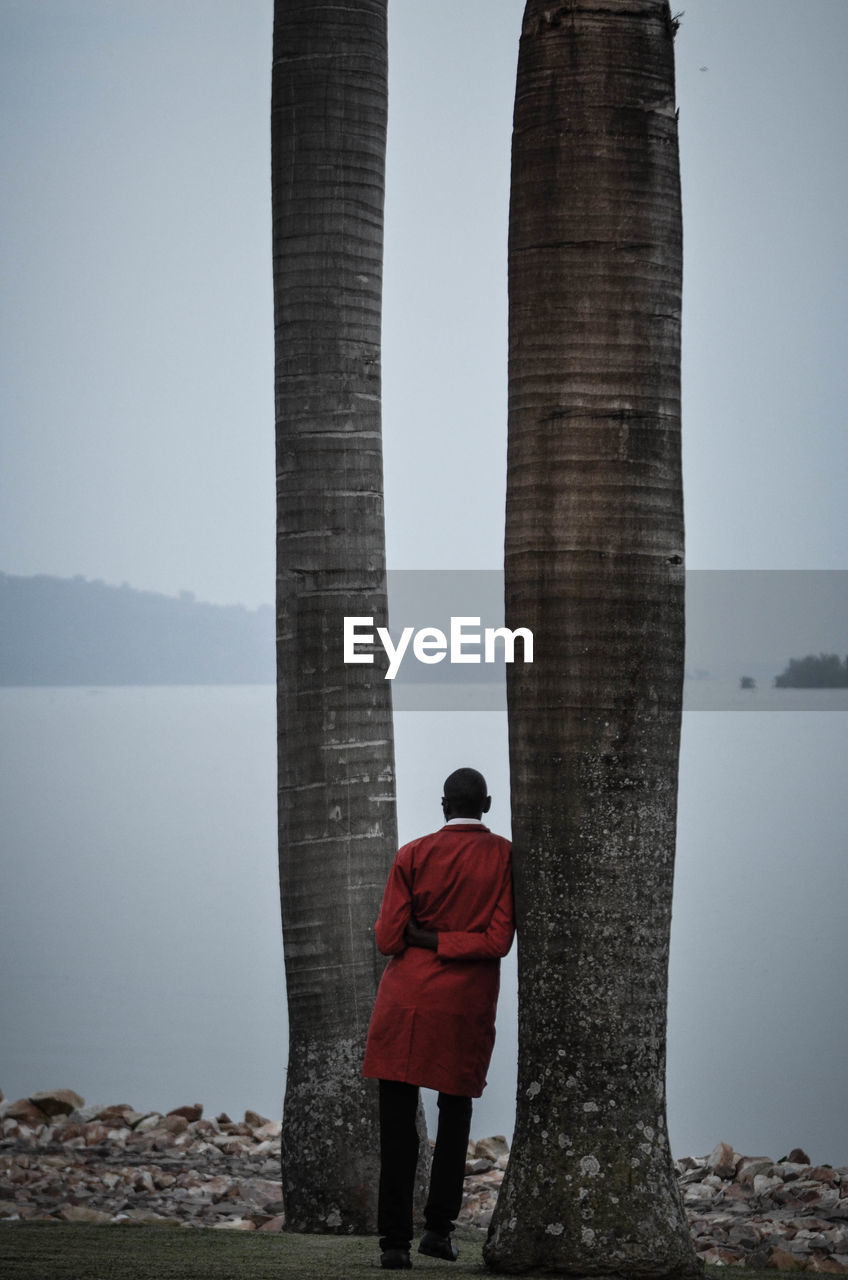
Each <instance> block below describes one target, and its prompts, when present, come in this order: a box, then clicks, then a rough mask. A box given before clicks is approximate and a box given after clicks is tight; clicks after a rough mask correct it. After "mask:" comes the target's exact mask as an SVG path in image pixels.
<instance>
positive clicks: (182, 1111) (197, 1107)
mask: <svg viewBox="0 0 848 1280" xmlns="http://www.w3.org/2000/svg"><path fill="white" fill-rule="evenodd" d="M202 1115H203V1104H202V1103H200V1102H194V1103H192V1104H191V1105H190V1106H186V1107H174V1109H173V1110H172V1111H169V1112H168V1113H167V1115H166V1116H165V1119H166V1120H167V1119H168V1117H169V1116H182V1117H183V1118H184V1119H185V1121H186V1123H187V1124H191V1122H192V1121H193V1120H199V1119H200V1117H201V1116H202Z"/></svg>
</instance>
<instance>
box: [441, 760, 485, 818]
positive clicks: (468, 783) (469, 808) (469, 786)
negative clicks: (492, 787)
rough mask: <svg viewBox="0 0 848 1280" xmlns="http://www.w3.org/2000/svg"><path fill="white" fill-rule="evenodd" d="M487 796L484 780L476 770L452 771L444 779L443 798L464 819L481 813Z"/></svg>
mask: <svg viewBox="0 0 848 1280" xmlns="http://www.w3.org/2000/svg"><path fill="white" fill-rule="evenodd" d="M488 794H489V790H488V787H487V786H486V779H485V778H484V777H483V775H482V773H478V772H477V770H476V769H454V771H453V773H452V774H450V775H449V776H448V777H447V778H445V785H444V797H445V799H446V800H449V801H450V803H451V807H452V808H453V809H455V810H458V811H459V813H460V815H462V816H464V817H467V816H469V815H471V814H474V815H475V816H476V815H477V814H478V813H481V812H482V810H483V805H484V804H485V803H486V798H487V796H488Z"/></svg>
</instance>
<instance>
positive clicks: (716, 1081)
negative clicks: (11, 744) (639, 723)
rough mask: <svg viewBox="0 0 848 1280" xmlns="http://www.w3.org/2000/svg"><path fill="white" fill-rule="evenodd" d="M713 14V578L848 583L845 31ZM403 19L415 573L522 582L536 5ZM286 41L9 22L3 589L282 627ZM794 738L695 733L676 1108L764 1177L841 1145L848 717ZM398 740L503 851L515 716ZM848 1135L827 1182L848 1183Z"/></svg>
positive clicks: (4, 83) (86, 7)
mask: <svg viewBox="0 0 848 1280" xmlns="http://www.w3.org/2000/svg"><path fill="white" fill-rule="evenodd" d="M684 6H685V15H684V18H683V21H682V25H681V27H680V31H679V34H678V38H677V69H678V101H679V105H680V135H681V161H682V170H683V198H684V241H685V298H684V369H683V373H684V406H683V407H684V440H685V443H684V465H685V483H686V512H687V541H688V563H689V566H690V567H692V568H700V569H731V568H734V569H740V568H743V569H750V568H769V569H789V568H793V569H846V568H848V504H846V501H845V490H846V474H848V443H846V441H847V440H848V436H846V432H845V429H844V415H845V404H846V403H848V395H846V392H848V387H846V381H848V374H846V367H848V361H846V359H845V345H846V344H845V338H846V299H848V280H847V279H846V263H847V262H848V240H847V239H846V236H845V210H846V207H847V206H848V190H846V187H848V178H846V166H845V156H846V152H847V151H848V147H847V146H846V144H847V143H848V77H846V73H845V68H846V63H847V62H848V4H846V3H845V0H806V3H805V4H799V3H798V2H797V0H684V4H683V5H681V7H684ZM389 10H390V127H389V154H388V172H387V206H386V260H385V300H384V348H383V377H384V449H385V464H386V465H385V469H386V511H387V541H388V555H389V562H390V564H391V566H392V567H394V568H398V569H413V568H415V569H434V568H436V569H437V568H445V567H449V566H450V567H454V566H455V567H465V568H497V567H499V566H500V563H501V556H502V536H503V499H504V482H505V476H504V465H505V442H506V220H507V202H508V184H509V136H510V122H511V112H512V96H513V89H514V70H515V61H516V53H517V37H518V31H519V27H520V19H521V13H522V10H523V0H450V3H448V2H447V0H390V4H389ZM271 13H272V5H271V2H270V0H110V3H109V4H103V3H102V0H38V3H33V2H32V0H0V58H2V64H3V65H2V68H0V94H2V103H0V131H2V160H0V163H2V172H3V175H4V183H3V193H2V235H0V255H2V272H3V277H2V295H3V340H2V353H0V360H2V365H0V397H2V416H0V424H1V425H0V433H2V434H1V436H0V438H1V439H2V457H0V511H2V525H0V570H2V571H4V572H6V573H12V574H33V573H49V574H57V575H61V576H71V575H74V574H82V575H84V576H86V577H88V578H102V579H104V580H105V581H107V582H111V583H121V582H123V581H127V582H129V583H131V584H132V585H133V586H135V587H139V588H147V589H153V590H158V591H164V592H168V593H176V592H178V591H179V590H181V589H187V590H192V591H194V592H196V594H197V596H198V597H199V598H200V599H204V600H212V601H217V602H222V603H234V602H242V603H245V604H248V605H256V604H259V603H263V602H268V601H270V600H272V598H273V590H274V582H273V574H274V567H273V558H274V450H273V431H274V424H273V325H272V312H271V302H272V300H271V250H270V184H269V123H268V117H269V92H270V39H271ZM846 648H848V643H846ZM844 651H845V650H844V649H843V652H844ZM788 656H789V655H788V654H787V657H788ZM765 720H767V721H768V726H766V725H764V724H763V718H762V717H758V716H755V715H751V716H745V715H725V716H709V715H704V716H701V718H700V719H699V718H697V717H696V718H695V719H694V720H690V721H689V724H688V727H686V728H685V729H684V757H683V772H682V777H683V789H682V795H681V823H682V826H681V852H680V861H679V871H678V883H679V885H680V893H681V895H682V898H681V906H680V909H679V911H678V915H677V919H678V921H683V922H685V927H686V930H687V936H689V935H690V934H691V936H693V937H694V936H695V935H696V934H697V938H698V946H697V948H693V947H691V946H690V948H689V950H688V951H687V952H686V956H685V959H684V960H683V961H681V963H680V964H679V966H678V967H677V968H675V966H674V956H675V954H676V952H674V951H673V967H672V974H673V980H672V1018H673V1027H676V1028H677V1030H676V1032H675V1036H676V1038H675V1040H674V1042H673V1044H672V1046H671V1052H672V1059H673V1062H674V1064H675V1065H676V1067H677V1070H678V1075H677V1077H676V1080H677V1083H676V1084H675V1085H674V1086H673V1088H672V1095H673V1096H672V1099H671V1103H672V1108H674V1107H675V1106H677V1107H678V1110H679V1108H680V1105H681V1104H679V1102H678V1101H676V1100H677V1099H679V1097H680V1095H681V1092H682V1091H683V1090H685V1087H686V1081H687V1079H688V1081H689V1083H690V1086H691V1087H692V1088H696V1089H697V1091H698V1098H699V1101H700V1102H701V1103H702V1104H703V1124H702V1128H701V1129H691V1130H687V1131H686V1132H685V1134H682V1135H681V1140H680V1144H679V1145H678V1150H679V1151H680V1148H681V1146H682V1147H683V1148H684V1149H687V1148H688V1147H689V1146H690V1145H691V1144H694V1143H697V1142H698V1141H700V1139H701V1135H702V1134H709V1139H708V1140H709V1144H710V1145H711V1144H712V1142H713V1141H715V1140H717V1139H718V1138H719V1137H727V1138H728V1139H729V1140H731V1141H737V1142H739V1143H743V1142H744V1141H746V1140H748V1141H750V1143H751V1144H752V1145H757V1144H758V1143H759V1144H760V1145H762V1146H766V1147H768V1144H771V1143H772V1142H777V1141H778V1139H777V1138H772V1137H770V1136H769V1135H771V1134H772V1133H774V1132H780V1130H779V1123H778V1127H777V1129H775V1128H774V1127H772V1128H771V1129H770V1128H769V1124H772V1126H774V1124H775V1123H776V1121H775V1117H778V1119H779V1118H780V1117H781V1116H785V1115H786V1114H787V1113H789V1112H790V1111H791V1109H792V1107H793V1106H796V1107H797V1108H799V1109H798V1110H797V1114H798V1125H799V1127H803V1125H809V1126H810V1127H811V1128H812V1127H813V1126H814V1125H817V1126H818V1128H817V1130H816V1132H818V1133H821V1134H826V1133H827V1132H828V1125H829V1120H828V1117H829V1116H830V1115H832V1114H833V1113H834V1112H835V1111H837V1110H839V1111H841V1112H843V1113H844V1099H843V1097H842V1084H841V1078H842V1071H843V1069H842V1068H841V1067H840V1065H839V1064H840V1061H841V1062H843V1063H844V1060H845V1048H846V1045H845V1022H846V1018H845V1007H844V1003H845V1002H844V995H843V994H842V990H843V987H844V980H840V979H839V978H838V976H837V975H838V974H839V973H840V972H841V974H842V975H843V978H844V973H845V972H846V967H845V959H846V954H845V941H844V930H842V929H840V926H839V921H840V920H841V921H843V922H844V918H845V915H846V910H845V904H846V902H848V893H846V889H845V874H844V868H845V860H844V856H843V855H844V847H845V831H846V825H847V824H848V811H846V802H845V788H844V778H843V776H842V775H843V773H844V760H845V758H846V755H847V754H848V752H846V745H848V744H846V741H845V739H846V725H847V724H848V718H846V717H843V716H840V715H831V717H830V718H829V720H828V717H827V716H825V717H824V720H825V721H828V723H827V727H826V728H824V727H822V726H823V724H824V721H822V720H821V718H817V717H812V716H811V717H810V718H805V717H804V714H802V713H799V714H798V715H796V716H795V717H792V716H789V717H788V718H787V717H777V716H769V717H765ZM778 720H779V721H780V724H779V725H778ZM397 734H398V773H399V815H400V824H401V832H402V835H403V836H404V837H405V838H409V837H411V836H412V835H414V834H416V833H417V832H418V831H419V830H420V828H421V826H422V825H424V824H426V825H432V820H433V819H434V818H435V817H437V815H435V814H433V810H432V804H431V800H432V796H433V795H434V794H436V793H437V789H438V787H439V785H440V783H441V779H442V778H443V777H444V774H445V773H446V772H447V771H448V768H449V767H454V765H455V764H459V763H474V764H478V765H479V766H480V767H482V768H483V769H484V770H485V771H486V772H487V773H488V774H489V775H490V781H491V782H492V789H493V793H496V806H495V810H494V811H493V825H496V826H498V827H499V828H500V829H502V830H504V829H506V827H507V825H508V805H507V803H506V795H507V786H508V783H507V776H506V753H505V728H504V725H503V721H502V718H501V719H500V720H498V719H495V720H492V719H491V718H490V717H488V716H476V717H475V716H468V717H465V718H464V719H463V720H461V721H460V719H459V718H451V719H450V720H449V721H448V719H447V718H445V720H442V718H440V717H435V716H427V715H417V716H415V715H411V714H409V713H404V714H403V715H401V716H399V717H398V726H397ZM450 752H457V753H459V754H460V756H462V758H457V759H449V755H450ZM466 756H467V759H466V758H465V757H466ZM443 764H444V767H443ZM496 818H497V821H495V819H496ZM710 824H711V825H710ZM701 904H703V909H702V910H701V911H700V914H699V913H698V908H699V906H700V905H701ZM677 927H678V929H680V927H681V926H680V924H678V926H677ZM819 946H821V947H822V948H823V949H824V950H825V952H826V954H827V957H828V962H827V964H826V965H823V966H821V967H816V965H815V963H814V959H811V958H810V949H812V951H813V952H815V949H816V948H817V947H819ZM793 947H797V948H799V949H802V950H804V949H806V952H807V958H806V960H804V961H802V960H800V959H798V958H797V955H796V953H795V952H793V950H792V948H793ZM731 957H732V961H733V963H732V964H731ZM740 957H741V958H740ZM805 965H806V966H807V967H805ZM772 991H779V992H780V995H781V1001H782V1003H781V1004H780V1005H779V1007H778V1004H777V1003H774V1002H772V1005H771V1006H770V1004H769V999H770V995H769V993H770V992H772ZM674 1019H677V1021H676V1022H675V1021H674ZM760 1020H763V1021H764V1023H767V1024H768V1025H767V1027H765V1029H764V1030H762V1031H761V1032H760V1031H758V1037H757V1039H758V1043H755V1044H752V1043H751V1037H750V1030H751V1027H752V1026H754V1025H757V1024H758V1022H759V1021H760ZM819 1032H821V1033H822V1035H823V1036H824V1040H821V1039H818V1040H817V1035H818V1033H819ZM817 1044H818V1045H820V1046H821V1045H823V1046H824V1048H823V1052H822V1053H819V1055H818V1057H817V1058H816V1048H817ZM811 1058H816V1065H815V1072H816V1073H817V1074H815V1084H814V1089H813V1090H812V1092H814V1093H815V1094H816V1097H815V1098H813V1099H812V1100H811V1101H809V1102H808V1103H805V1106H806V1107H807V1110H806V1111H805V1110H804V1108H801V1107H800V1104H797V1103H793V1098H797V1096H798V1094H799V1091H801V1092H807V1093H809V1092H811V1091H810V1089H807V1088H806V1086H805V1079H806V1077H805V1075H804V1073H805V1071H807V1070H809V1069H810V1068H809V1062H810V1059H811ZM705 1063H710V1068H709V1070H708V1071H705V1070H704V1064H705ZM805 1063H806V1064H807V1066H805ZM828 1064H830V1066H831V1067H832V1069H831V1070H830V1071H829V1072H828V1070H827V1066H828ZM684 1068H685V1074H686V1079H684ZM699 1070H700V1075H698V1074H697V1073H698V1071H699ZM758 1071H759V1072H761V1073H765V1074H764V1075H760V1076H758V1075H757V1072H758ZM692 1073H695V1075H694V1076H693V1074H692ZM693 1080H694V1081H695V1083H694V1084H693V1083H692V1081H693ZM764 1081H767V1082H768V1087H765V1084H764ZM0 1083H2V1081H0ZM48 1083H50V1084H55V1083H70V1084H74V1083H75V1082H74V1081H66V1080H62V1081H58V1082H57V1081H50V1082H48ZM675 1090H676V1092H675ZM729 1091H733V1093H734V1101H733V1105H732V1106H731V1103H730V1092H729ZM116 1093H117V1094H120V1093H121V1089H120V1087H119V1086H118V1085H116ZM104 1100H105V1101H112V1100H115V1099H108V1098H107V1099H104ZM818 1103H820V1107H819V1111H818V1112H815V1105H816V1104H818ZM811 1107H812V1108H813V1110H809V1108H811ZM808 1111H809V1114H807V1112H808ZM723 1116H726V1117H727V1121H728V1126H729V1127H728V1128H727V1129H722V1125H723V1124H724V1120H723V1119H722V1117H723ZM746 1116H747V1117H749V1118H750V1127H749V1130H747V1131H746V1129H745V1123H746ZM730 1126H733V1127H730ZM839 1134H841V1135H842V1136H839ZM761 1135H762V1136H761ZM673 1136H674V1133H673ZM837 1136H838V1142H839V1143H841V1147H840V1150H839V1151H831V1152H825V1151H824V1150H821V1149H819V1150H818V1151H817V1152H816V1153H814V1154H815V1155H817V1157H818V1158H822V1159H824V1158H830V1159H832V1160H833V1159H842V1160H848V1133H846V1132H845V1131H844V1129H843V1130H841V1131H838V1132H837ZM792 1137H793V1141H797V1142H801V1143H803V1142H804V1141H806V1140H807V1139H806V1138H805V1134H804V1132H803V1131H802V1132H798V1131H796V1130H793V1135H792ZM706 1141H707V1139H706V1138H705V1139H704V1143H706ZM789 1145H793V1142H790V1143H789ZM681 1153H682V1151H681ZM766 1153H767V1154H771V1155H773V1156H778V1155H780V1154H782V1152H781V1151H778V1150H775V1149H767V1150H766Z"/></svg>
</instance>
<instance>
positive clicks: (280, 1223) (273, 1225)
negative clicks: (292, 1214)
mask: <svg viewBox="0 0 848 1280" xmlns="http://www.w3.org/2000/svg"><path fill="white" fill-rule="evenodd" d="M285 1225H286V1215H285V1214H284V1213H278V1214H277V1216H276V1217H275V1218H269V1219H268V1221H267V1222H263V1223H262V1226H261V1227H260V1228H259V1230H260V1231H282V1230H283V1229H284V1227H285Z"/></svg>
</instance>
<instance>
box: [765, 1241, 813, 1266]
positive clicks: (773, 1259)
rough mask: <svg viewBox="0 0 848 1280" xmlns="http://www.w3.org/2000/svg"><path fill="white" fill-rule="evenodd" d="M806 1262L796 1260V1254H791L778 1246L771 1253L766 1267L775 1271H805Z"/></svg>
mask: <svg viewBox="0 0 848 1280" xmlns="http://www.w3.org/2000/svg"><path fill="white" fill-rule="evenodd" d="M804 1265H805V1264H804V1261H803V1259H801V1258H796V1256H795V1254H794V1253H789V1251H788V1250H786V1249H781V1248H780V1247H779V1246H778V1245H775V1246H774V1248H773V1249H772V1250H771V1251H770V1253H769V1259H768V1262H767V1263H766V1266H767V1267H769V1268H770V1269H771V1270H774V1271H803V1270H804Z"/></svg>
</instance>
